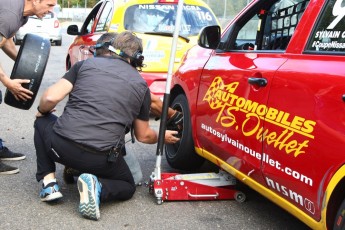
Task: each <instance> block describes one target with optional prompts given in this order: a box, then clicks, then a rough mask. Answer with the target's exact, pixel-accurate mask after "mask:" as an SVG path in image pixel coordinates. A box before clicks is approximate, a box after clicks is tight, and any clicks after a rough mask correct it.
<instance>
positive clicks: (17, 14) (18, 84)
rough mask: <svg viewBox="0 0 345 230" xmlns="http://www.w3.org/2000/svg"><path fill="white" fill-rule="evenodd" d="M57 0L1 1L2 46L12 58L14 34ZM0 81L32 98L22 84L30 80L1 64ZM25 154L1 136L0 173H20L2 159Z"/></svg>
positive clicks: (18, 95)
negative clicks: (11, 73)
mask: <svg viewBox="0 0 345 230" xmlns="http://www.w3.org/2000/svg"><path fill="white" fill-rule="evenodd" d="M56 4H57V0H11V1H0V48H1V49H2V50H3V51H4V52H5V53H6V55H7V56H8V57H10V58H11V59H12V60H14V61H15V60H16V58H17V54H18V51H17V49H16V47H15V44H14V41H13V36H14V35H15V33H16V32H17V31H18V30H19V28H20V27H21V26H23V25H24V24H25V23H26V22H27V21H28V17H29V16H32V15H36V16H37V17H39V18H43V17H44V15H45V14H47V13H49V12H51V11H53V7H54V6H55V5H56ZM0 81H1V83H2V84H3V85H4V86H5V87H6V88H7V89H8V90H9V91H10V92H11V93H12V94H13V95H14V97H15V98H16V99H17V100H24V101H26V100H28V99H31V97H32V95H33V93H32V92H31V91H30V90H28V89H25V88H24V87H23V86H22V84H24V83H29V82H30V80H24V79H11V78H10V77H8V76H7V75H6V73H5V72H4V70H3V69H2V67H1V65H0ZM22 159H25V155H23V154H21V153H15V152H12V151H11V150H9V149H8V148H7V147H5V146H3V142H2V139H1V138H0V175H5V174H14V173H18V172H19V169H18V168H16V167H12V166H10V165H6V164H4V163H2V162H1V161H2V160H22Z"/></svg>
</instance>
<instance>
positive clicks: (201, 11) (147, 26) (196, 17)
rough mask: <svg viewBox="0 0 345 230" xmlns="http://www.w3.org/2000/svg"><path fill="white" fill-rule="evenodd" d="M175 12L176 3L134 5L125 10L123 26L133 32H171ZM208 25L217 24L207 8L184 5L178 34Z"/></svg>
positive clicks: (194, 32) (190, 34)
mask: <svg viewBox="0 0 345 230" xmlns="http://www.w3.org/2000/svg"><path fill="white" fill-rule="evenodd" d="M176 14H177V5H167V4H141V5H134V6H131V7H129V8H128V9H127V10H126V13H125V18H124V26H125V28H126V29H127V30H131V31H133V32H141V33H158V34H159V33H173V32H174V25H175V19H176ZM209 25H217V21H216V19H215V18H214V16H213V14H212V13H211V12H210V11H209V10H208V9H206V8H204V7H200V6H191V5H186V6H184V9H183V16H182V20H181V26H180V33H179V34H180V35H184V36H192V35H197V34H198V33H199V31H200V29H202V28H203V27H205V26H209Z"/></svg>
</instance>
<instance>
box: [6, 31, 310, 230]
mask: <svg viewBox="0 0 345 230" xmlns="http://www.w3.org/2000/svg"><path fill="white" fill-rule="evenodd" d="M72 39H73V37H71V36H69V35H66V34H65V35H64V36H63V41H62V46H61V47H59V46H54V45H53V46H52V47H51V52H50V57H49V61H48V65H47V68H46V72H45V76H44V78H43V80H42V84H41V88H40V90H39V92H38V95H37V97H36V100H35V102H34V104H33V106H32V107H31V109H30V110H19V109H15V108H13V107H10V106H8V105H6V104H4V103H2V104H1V105H0V121H1V123H0V137H1V138H2V139H3V140H4V141H5V145H6V146H7V147H9V148H10V149H11V150H13V151H18V152H22V153H25V154H26V156H27V157H26V159H25V160H23V161H13V162H9V161H7V162H6V163H8V164H10V165H13V166H18V167H19V169H20V173H19V174H16V175H7V176H0V229H152V230H155V229H186V230H188V229H193V230H194V229H205V230H207V229H226V230H232V229H236V230H237V229H308V227H307V226H305V225H304V224H303V223H301V222H300V221H299V220H298V219H296V218H295V217H293V216H291V215H290V214H289V213H287V212H285V211H284V210H282V209H281V208H279V207H278V206H276V205H275V204H273V203H271V202H270V201H268V200H266V199H265V198H264V197H262V196H261V195H259V194H257V193H256V192H254V191H252V190H250V189H249V188H247V187H246V186H243V185H240V186H239V188H240V189H241V191H243V192H244V193H245V194H246V196H247V201H246V202H244V203H238V202H236V201H234V200H229V201H192V202H188V201H181V202H177V201H169V202H164V203H163V204H162V205H158V204H157V203H156V201H155V198H154V196H153V195H151V194H149V190H148V188H147V187H145V186H138V187H137V192H136V193H135V195H134V197H133V198H132V199H131V200H129V201H125V202H114V203H106V204H102V205H101V207H100V211H101V218H100V220H99V221H90V220H86V219H84V218H82V217H81V216H80V215H79V214H78V212H77V207H78V204H79V193H78V190H77V186H76V184H72V185H71V184H66V183H65V182H64V181H63V180H62V170H63V166H61V165H57V179H58V182H59V185H60V188H61V192H62V193H63V195H64V197H63V198H62V200H61V201H59V202H57V203H53V204H47V203H44V202H41V201H40V199H39V197H38V194H39V191H40V189H41V185H40V184H39V183H37V181H36V180H35V172H36V155H35V148H34V143H33V122H34V119H35V113H36V107H37V105H38V102H39V98H40V96H41V94H42V92H43V91H44V90H45V89H46V88H47V87H49V86H50V85H51V84H53V83H54V82H56V81H57V80H58V79H59V78H60V77H61V76H62V75H63V73H64V71H65V57H66V53H67V49H68V46H69V44H70V43H71V42H72ZM17 48H19V47H18V46H17ZM0 60H1V66H2V67H3V69H4V70H5V72H6V73H7V74H8V75H10V73H11V71H12V67H13V64H14V62H13V61H12V60H10V59H9V58H8V57H7V56H6V55H5V54H4V53H3V52H2V51H0ZM0 89H1V90H2V92H3V96H4V93H5V88H4V87H3V85H2V84H0ZM63 105H64V103H61V104H60V105H58V106H57V110H58V111H57V114H58V115H59V114H61V112H62V110H63ZM150 122H151V124H152V126H153V127H155V128H156V129H157V130H158V128H159V122H157V121H154V119H152V120H151V121H150ZM127 139H129V137H128V136H127ZM127 149H128V151H131V152H133V153H134V154H135V155H136V156H137V157H138V159H139V160H140V164H141V167H142V169H143V174H144V181H148V179H149V176H150V174H151V173H152V171H153V169H154V166H155V160H156V156H155V153H156V145H146V144H141V143H139V142H136V143H134V144H131V143H127ZM162 169H163V172H176V171H175V170H173V169H171V168H170V167H169V166H168V165H167V163H166V161H165V158H164V157H163V162H162ZM210 170H214V167H213V166H212V165H210V164H205V165H204V166H203V168H202V169H201V170H200V171H199V172H207V171H210Z"/></svg>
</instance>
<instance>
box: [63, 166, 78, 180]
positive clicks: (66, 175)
mask: <svg viewBox="0 0 345 230" xmlns="http://www.w3.org/2000/svg"><path fill="white" fill-rule="evenodd" d="M80 174H81V173H80V171H78V170H76V169H74V168H70V167H67V166H65V168H64V170H63V174H62V178H63V180H64V181H65V182H66V184H73V183H74V177H75V176H80Z"/></svg>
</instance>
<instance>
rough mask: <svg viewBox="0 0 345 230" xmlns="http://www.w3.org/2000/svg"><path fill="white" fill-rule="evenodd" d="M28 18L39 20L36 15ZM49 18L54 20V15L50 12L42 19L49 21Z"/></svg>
mask: <svg viewBox="0 0 345 230" xmlns="http://www.w3.org/2000/svg"><path fill="white" fill-rule="evenodd" d="M29 18H33V19H39V18H38V17H37V16H36V15H33V16H29ZM51 18H54V13H52V12H50V13H48V14H46V15H44V17H43V18H42V19H51Z"/></svg>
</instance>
